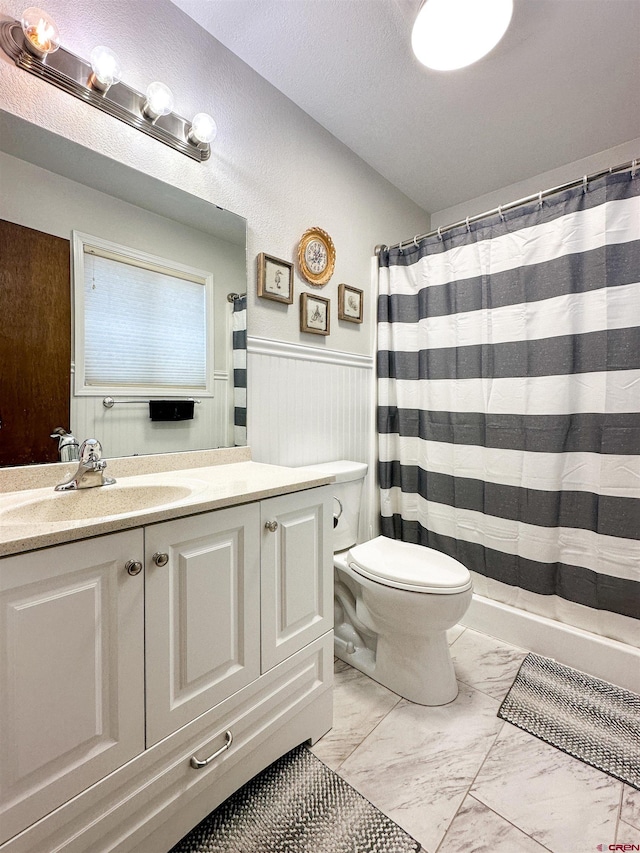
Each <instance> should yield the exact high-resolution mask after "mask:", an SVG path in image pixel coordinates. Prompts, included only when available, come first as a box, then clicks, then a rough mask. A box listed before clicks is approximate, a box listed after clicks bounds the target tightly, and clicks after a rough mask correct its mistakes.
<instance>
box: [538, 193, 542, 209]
mask: <svg viewBox="0 0 640 853" xmlns="http://www.w3.org/2000/svg"><path fill="white" fill-rule="evenodd" d="M542 205H543V201H542V190H540V192H539V193H538V207H542Z"/></svg>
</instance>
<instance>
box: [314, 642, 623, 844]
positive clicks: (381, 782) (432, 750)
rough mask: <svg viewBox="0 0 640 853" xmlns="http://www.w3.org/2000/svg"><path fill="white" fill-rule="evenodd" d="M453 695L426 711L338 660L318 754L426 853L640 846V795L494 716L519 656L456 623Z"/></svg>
mask: <svg viewBox="0 0 640 853" xmlns="http://www.w3.org/2000/svg"><path fill="white" fill-rule="evenodd" d="M449 642H450V644H451V653H452V657H453V662H454V666H455V669H456V674H457V676H458V681H459V685H460V692H459V694H458V697H457V699H456V700H455V701H454V702H451V703H450V704H449V705H444V706H441V707H439V708H427V707H424V706H421V705H415V704H412V703H411V702H407V701H406V700H405V699H402V698H401V697H399V696H397V695H396V694H395V693H392V692H391V691H390V690H387V689H386V688H385V687H382V686H381V685H380V684H377V683H376V682H375V681H372V680H371V679H370V678H368V677H367V676H365V675H363V674H362V673H361V672H359V671H358V670H356V669H353V667H350V666H349V665H348V664H346V663H343V662H342V661H339V660H337V661H336V671H335V709H334V726H333V729H331V731H330V732H328V733H327V734H326V735H325V736H324V737H323V738H321V739H320V740H319V741H318V742H317V743H316V744H315V746H314V747H313V748H312V749H313V752H314V753H315V754H316V755H317V756H318V757H319V758H320V759H322V761H324V762H325V764H327V765H328V766H329V767H331V768H332V769H333V770H335V771H336V772H337V773H338V774H339V775H340V776H342V777H343V778H344V779H346V781H347V782H349V783H350V784H351V785H352V786H353V787H354V788H356V790H358V791H360V793H361V794H363V796H365V797H366V798H367V799H368V800H370V801H371V802H372V803H373V804H374V805H375V806H377V807H378V808H379V809H380V810H381V811H383V812H384V813H385V814H387V815H388V816H389V817H390V818H391V819H392V820H394V821H395V822H396V823H398V824H399V825H400V826H402V827H403V828H404V829H406V830H407V832H409V833H410V834H411V835H413V837H414V838H416V839H417V840H418V841H419V842H420V843H421V844H422V846H423V848H424V850H425V851H426V853H484V852H485V851H486V853H545V851H551V853H590V851H596V850H598V845H602V847H601V848H600V849H602V850H608V849H609V845H610V844H622V845H624V844H633V845H640V791H637V790H635V789H634V788H631V787H630V786H629V785H625V784H623V783H622V782H619V781H617V780H616V779H613V778H612V777H611V776H608V775H607V774H605V773H602V772H601V771H599V770H596V769H595V768H593V767H589V766H588V765H586V764H584V763H583V762H581V761H578V760H577V759H575V758H572V757H571V756H569V755H565V753H563V752H561V751H560V750H558V749H555V748H554V747H552V746H549V745H548V744H546V743H543V742H542V741H540V740H538V739H537V738H535V737H533V736H532V735H529V734H527V733H526V732H523V731H521V730H520V729H518V728H516V727H515V726H512V725H511V724H509V723H506V722H504V721H503V720H501V719H499V718H498V717H497V712H498V708H499V706H500V703H501V701H502V699H503V698H504V696H505V695H506V693H507V691H508V690H509V687H510V686H511V683H512V682H513V679H514V678H515V676H516V673H517V671H518V669H519V667H520V664H521V662H522V660H523V659H524V657H525V655H526V651H525V650H523V649H519V648H515V647H514V646H510V645H508V644H506V643H503V642H501V641H499V640H495V639H493V638H491V637H488V636H486V635H484V634H480V633H478V632H476V631H472V630H471V629H470V628H462V627H461V626H456V627H455V628H453V629H452V630H451V631H450V632H449Z"/></svg>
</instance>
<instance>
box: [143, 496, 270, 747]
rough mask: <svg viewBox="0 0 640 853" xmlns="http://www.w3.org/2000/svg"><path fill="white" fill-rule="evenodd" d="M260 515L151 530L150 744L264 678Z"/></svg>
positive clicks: (204, 518)
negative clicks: (262, 663)
mask: <svg viewBox="0 0 640 853" xmlns="http://www.w3.org/2000/svg"><path fill="white" fill-rule="evenodd" d="M259 522H260V509H259V507H258V505H257V504H248V505H246V506H239V507H233V508H230V509H221V510H217V511H215V512H209V513H205V514H203V515H197V516H191V517H188V518H182V519H178V520H176V521H168V522H163V523H160V524H154V525H151V526H149V527H147V528H145V553H146V617H145V619H146V622H145V631H146V687H147V691H146V692H147V747H150V746H152V745H153V744H154V743H157V742H158V741H159V740H161V739H162V738H163V737H166V736H167V735H169V734H171V732H174V731H175V730H176V729H178V728H179V727H180V726H183V725H185V724H186V723H188V722H190V721H191V720H193V719H195V718H196V717H197V716H199V715H200V714H203V713H204V712H205V711H208V710H209V709H210V708H212V707H213V706H214V705H216V704H218V703H219V702H221V701H222V700H223V699H226V698H227V697H228V696H230V695H231V694H232V693H234V692H235V691H236V690H240V688H242V687H244V686H245V685H247V684H249V683H250V682H251V681H253V680H254V679H255V678H257V677H258V676H259V675H260V531H259ZM154 555H166V556H159V557H155V558H154ZM167 558H168V559H167ZM165 560H166V561H165Z"/></svg>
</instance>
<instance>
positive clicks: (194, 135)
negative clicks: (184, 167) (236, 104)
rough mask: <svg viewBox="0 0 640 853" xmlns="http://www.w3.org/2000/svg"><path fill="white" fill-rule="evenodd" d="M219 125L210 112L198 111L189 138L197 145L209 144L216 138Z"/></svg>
mask: <svg viewBox="0 0 640 853" xmlns="http://www.w3.org/2000/svg"><path fill="white" fill-rule="evenodd" d="M217 132H218V126H217V125H216V123H215V121H214V120H213V119H212V118H211V116H210V115H209V114H208V113H196V115H194V117H193V121H192V122H191V129H190V130H189V133H188V134H187V138H188V139H189V140H190V141H191V142H193V143H194V144H195V145H208V144H209V143H210V142H213V140H214V139H215V138H216V133H217Z"/></svg>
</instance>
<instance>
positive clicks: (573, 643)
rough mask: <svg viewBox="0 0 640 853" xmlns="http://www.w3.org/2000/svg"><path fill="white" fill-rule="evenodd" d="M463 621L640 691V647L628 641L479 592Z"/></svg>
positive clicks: (636, 691)
mask: <svg viewBox="0 0 640 853" xmlns="http://www.w3.org/2000/svg"><path fill="white" fill-rule="evenodd" d="M461 624H463V625H464V626H465V627H467V628H472V629H473V630H476V631H480V632H482V633H483V634H488V635H489V636H490V637H495V638H496V639H497V640H504V641H505V642H506V643H510V644H511V645H514V646H519V647H520V648H523V649H527V650H528V651H530V652H535V653H536V654H539V655H544V656H545V657H548V658H554V659H555V660H557V661H558V662H559V663H563V664H566V665H567V666H571V667H573V668H574V669H578V670H580V671H581V672H586V673H587V674H589V675H593V676H595V677H596V678H602V679H603V680H604V681H608V682H609V683H610V684H617V685H618V686H619V687H623V688H625V689H626V690H631V691H633V692H634V693H640V649H636V648H634V647H633V646H629V645H627V644H626V643H620V642H618V641H617V640H610V639H608V638H607V637H600V636H598V635H596V634H591V633H589V632H588V631H583V630H582V629H581V628H574V627H573V626H571V625H565V624H564V623H562V622H557V621H556V620H555V619H548V618H547V617H545V616H538V615H536V614H535V613H529V612H527V611H525V610H519V609H517V608H515V607H511V606H510V605H508V604H502V603H501V602H499V601H493V600H491V599H489V598H483V596H481V595H475V594H474V596H473V601H472V602H471V606H470V607H469V610H468V611H467V613H466V615H465V617H464V619H462V621H461Z"/></svg>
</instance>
